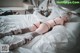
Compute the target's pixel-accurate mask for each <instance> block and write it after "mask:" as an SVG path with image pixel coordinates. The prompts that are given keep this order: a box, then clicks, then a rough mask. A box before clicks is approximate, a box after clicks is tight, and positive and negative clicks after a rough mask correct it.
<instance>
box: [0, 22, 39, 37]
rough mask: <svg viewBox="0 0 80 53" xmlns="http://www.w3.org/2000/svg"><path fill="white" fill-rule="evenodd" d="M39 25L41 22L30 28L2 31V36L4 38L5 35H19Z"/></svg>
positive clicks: (0, 34) (31, 30) (0, 35)
mask: <svg viewBox="0 0 80 53" xmlns="http://www.w3.org/2000/svg"><path fill="white" fill-rule="evenodd" d="M39 25H40V22H37V23H35V24H33V25H32V26H31V27H28V28H24V29H17V30H12V31H10V32H7V33H0V38H3V37H5V36H11V35H18V34H24V33H28V32H33V31H35V30H36V29H37V28H38V27H39Z"/></svg>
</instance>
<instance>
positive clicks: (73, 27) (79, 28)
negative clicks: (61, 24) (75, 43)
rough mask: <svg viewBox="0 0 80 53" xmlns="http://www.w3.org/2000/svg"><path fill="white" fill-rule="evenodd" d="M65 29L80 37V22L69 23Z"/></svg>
mask: <svg viewBox="0 0 80 53" xmlns="http://www.w3.org/2000/svg"><path fill="white" fill-rule="evenodd" d="M65 27H66V29H67V30H69V31H70V32H72V33H73V34H74V35H75V36H76V37H77V36H79V35H80V22H68V23H66V24H65Z"/></svg>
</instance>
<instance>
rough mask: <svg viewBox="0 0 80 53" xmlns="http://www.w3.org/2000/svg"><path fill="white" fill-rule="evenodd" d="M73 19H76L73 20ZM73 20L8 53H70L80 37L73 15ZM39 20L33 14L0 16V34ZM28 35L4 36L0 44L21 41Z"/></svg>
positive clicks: (39, 19) (78, 25) (79, 24)
mask: <svg viewBox="0 0 80 53" xmlns="http://www.w3.org/2000/svg"><path fill="white" fill-rule="evenodd" d="M73 18H74V19H75V18H78V19H76V20H73ZM73 18H72V19H71V21H70V22H68V23H66V25H65V26H61V25H58V26H55V27H54V28H53V29H52V31H50V32H47V33H46V34H44V35H40V36H37V37H36V38H34V39H33V40H32V41H31V42H30V43H29V44H25V45H23V46H22V47H19V48H17V49H15V50H13V51H10V53H69V52H70V53H71V52H72V50H73V48H74V47H75V46H76V42H77V37H79V35H80V34H79V33H80V30H79V29H80V22H79V20H80V18H79V17H78V16H75V15H73ZM41 20H42V18H38V17H36V16H35V15H34V14H27V15H8V16H0V32H3V33H4V32H9V31H10V30H15V29H19V28H25V27H26V26H27V27H29V26H31V25H32V24H34V23H35V22H37V21H41ZM73 26H74V27H73ZM28 34H29V33H26V34H23V35H16V36H14V35H12V36H6V37H4V38H2V39H0V44H10V43H12V42H18V41H22V40H23V38H24V37H27V36H28Z"/></svg>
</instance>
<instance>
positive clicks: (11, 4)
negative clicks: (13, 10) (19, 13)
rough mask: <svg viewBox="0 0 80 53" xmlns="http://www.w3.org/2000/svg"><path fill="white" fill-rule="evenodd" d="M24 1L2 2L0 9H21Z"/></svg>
mask: <svg viewBox="0 0 80 53" xmlns="http://www.w3.org/2000/svg"><path fill="white" fill-rule="evenodd" d="M21 6H23V0H0V7H21Z"/></svg>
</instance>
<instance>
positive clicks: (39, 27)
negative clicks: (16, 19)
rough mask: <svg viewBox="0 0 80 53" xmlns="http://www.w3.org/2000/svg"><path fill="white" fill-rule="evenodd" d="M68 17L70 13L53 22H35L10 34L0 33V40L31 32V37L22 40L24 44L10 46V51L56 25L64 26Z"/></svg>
mask: <svg viewBox="0 0 80 53" xmlns="http://www.w3.org/2000/svg"><path fill="white" fill-rule="evenodd" d="M69 16H71V13H70V12H68V13H66V14H65V15H63V16H62V17H57V18H55V19H53V20H48V21H46V22H44V23H42V22H37V23H35V24H33V25H32V26H31V27H29V28H24V29H17V30H13V31H10V32H8V33H4V34H3V33H0V38H2V37H4V36H9V35H10V36H11V35H18V34H24V33H28V32H32V33H31V37H29V38H25V39H24V43H22V42H19V43H17V44H11V45H10V49H11V50H12V49H15V48H18V47H20V46H22V45H24V44H26V43H28V42H29V41H31V40H32V39H33V38H35V37H36V36H38V35H40V34H44V33H46V32H48V31H50V30H51V29H52V28H53V27H54V26H56V25H64V24H65V23H66V22H68V20H69Z"/></svg>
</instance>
